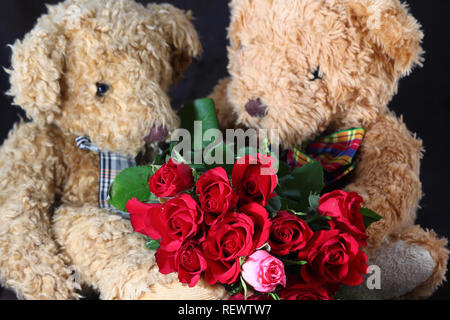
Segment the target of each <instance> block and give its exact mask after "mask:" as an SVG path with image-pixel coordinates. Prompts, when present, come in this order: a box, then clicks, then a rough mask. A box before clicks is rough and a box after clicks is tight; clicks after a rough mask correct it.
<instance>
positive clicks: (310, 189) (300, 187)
mask: <svg viewBox="0 0 450 320" xmlns="http://www.w3.org/2000/svg"><path fill="white" fill-rule="evenodd" d="M279 184H280V191H279V194H280V196H281V197H284V198H287V199H289V200H292V201H296V202H298V205H297V206H296V208H291V209H295V210H297V211H307V209H308V206H309V196H310V195H311V194H319V193H320V192H321V191H322V189H323V188H324V186H325V184H324V178H323V168H322V165H321V164H320V162H317V161H316V162H311V163H308V164H306V165H305V166H303V167H299V168H295V170H294V171H293V172H292V173H290V174H288V175H287V176H284V177H282V178H280V179H279Z"/></svg>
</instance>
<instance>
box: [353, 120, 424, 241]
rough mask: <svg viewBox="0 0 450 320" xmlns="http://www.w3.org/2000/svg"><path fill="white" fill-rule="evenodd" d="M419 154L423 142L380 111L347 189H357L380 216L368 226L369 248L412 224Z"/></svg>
mask: <svg viewBox="0 0 450 320" xmlns="http://www.w3.org/2000/svg"><path fill="white" fill-rule="evenodd" d="M421 158H422V142H421V141H420V140H418V139H416V138H415V137H414V136H413V135H412V134H411V133H410V132H409V131H408V129H407V128H406V126H405V125H404V123H403V122H402V121H401V119H397V118H396V117H395V116H394V115H392V114H390V113H386V114H384V115H380V116H379V119H378V120H377V122H376V123H374V124H373V125H372V126H370V127H369V128H368V130H367V132H366V135H365V137H364V140H363V143H362V146H361V149H360V155H359V160H358V162H357V165H356V173H355V179H354V181H353V182H352V184H350V185H349V186H347V187H346V190H347V191H355V192H358V193H359V194H360V195H361V196H362V197H363V198H364V204H363V205H364V206H365V207H367V208H370V209H371V210H373V211H375V212H377V213H378V214H380V215H382V216H383V219H382V220H380V221H379V222H377V223H375V224H373V225H372V226H371V227H370V228H369V229H368V234H369V248H376V247H377V246H379V244H380V243H382V242H383V240H385V239H386V237H387V236H388V235H390V234H392V233H394V232H396V231H397V230H399V229H402V228H406V227H408V226H411V225H412V224H413V222H414V220H415V218H416V211H417V208H418V204H419V200H420V198H421V196H422V190H421V182H420V179H419V167H420V159H421Z"/></svg>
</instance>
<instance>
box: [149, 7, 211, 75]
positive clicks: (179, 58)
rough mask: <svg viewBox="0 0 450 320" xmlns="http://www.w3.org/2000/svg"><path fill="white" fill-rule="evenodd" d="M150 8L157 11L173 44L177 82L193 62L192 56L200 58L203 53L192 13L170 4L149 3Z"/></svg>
mask: <svg viewBox="0 0 450 320" xmlns="http://www.w3.org/2000/svg"><path fill="white" fill-rule="evenodd" d="M148 8H150V9H151V10H153V11H154V12H156V15H157V17H158V19H159V21H158V23H159V24H160V25H161V30H162V32H163V36H164V37H165V38H166V39H167V41H168V43H169V45H171V46H172V50H173V51H172V60H171V64H172V67H173V71H174V76H173V81H174V82H177V81H178V80H179V79H180V78H181V76H182V75H183V73H184V72H185V71H186V69H187V67H188V66H189V65H190V64H191V62H192V58H198V57H199V56H200V55H201V53H202V46H201V44H200V40H199V37H198V34H197V31H196V30H195V27H194V25H193V24H192V22H191V21H192V19H193V17H192V13H191V11H188V12H185V11H183V10H180V9H178V8H175V7H174V6H172V5H170V4H149V5H148Z"/></svg>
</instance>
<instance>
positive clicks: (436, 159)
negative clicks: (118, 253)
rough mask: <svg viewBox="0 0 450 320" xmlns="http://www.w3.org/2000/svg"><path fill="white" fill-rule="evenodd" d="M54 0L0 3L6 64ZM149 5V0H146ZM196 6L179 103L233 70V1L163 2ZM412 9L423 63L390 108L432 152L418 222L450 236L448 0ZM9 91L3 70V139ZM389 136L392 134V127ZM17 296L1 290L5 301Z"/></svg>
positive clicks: (9, 118) (447, 292) (15, 114)
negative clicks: (196, 52) (420, 32)
mask: <svg viewBox="0 0 450 320" xmlns="http://www.w3.org/2000/svg"><path fill="white" fill-rule="evenodd" d="M56 2H58V1H55V0H47V1H43V0H14V1H1V2H0V66H2V67H9V66H10V62H9V61H10V50H9V48H8V47H7V45H8V44H12V43H13V42H14V41H15V39H18V38H22V37H23V36H24V35H25V33H26V32H28V31H29V30H30V29H31V28H32V27H33V25H34V23H35V21H36V19H37V17H39V16H40V15H41V14H42V13H44V12H45V11H46V9H45V5H44V3H56ZM140 2H143V3H147V2H150V1H145V0H142V1H140ZM154 2H169V3H172V4H173V5H175V6H177V7H179V8H182V9H190V10H192V11H193V12H194V15H195V17H196V20H195V21H194V24H195V26H196V28H197V30H198V32H199V34H200V38H201V41H202V44H203V46H204V54H203V57H202V59H201V60H200V61H197V62H195V63H194V64H193V65H192V66H191V67H190V68H189V70H188V71H187V73H186V75H185V78H184V79H183V80H181V82H180V83H179V85H178V87H177V88H176V89H174V90H173V91H172V93H171V96H172V103H173V106H174V107H175V108H176V107H178V106H180V105H181V104H182V103H183V102H186V101H189V100H192V99H195V98H199V97H204V96H207V95H208V94H209V93H210V92H211V91H212V89H213V87H214V86H215V84H216V83H217V81H218V80H219V79H220V78H223V77H224V76H226V75H227V71H226V65H227V57H226V49H225V48H226V45H227V40H226V27H227V26H228V22H229V10H228V1H227V0H165V1H154ZM408 3H409V5H410V8H411V12H412V13H413V15H414V16H415V17H416V18H417V19H418V20H419V22H420V23H421V24H422V25H423V29H424V31H425V40H424V44H423V45H424V49H425V51H426V55H425V59H426V62H425V66H424V68H421V69H416V70H415V71H414V72H413V74H412V75H411V76H409V77H408V78H405V79H403V80H402V81H401V83H400V89H399V93H398V95H397V96H396V97H395V98H394V100H393V101H392V103H391V105H390V107H391V108H392V109H393V110H395V111H396V113H397V114H398V115H403V117H404V120H405V122H406V123H407V125H408V127H409V129H410V130H411V131H413V132H415V133H417V135H418V136H419V137H420V138H422V139H423V140H424V145H425V148H426V154H425V157H424V159H423V162H422V171H421V179H422V181H423V188H424V193H425V197H424V198H423V200H422V202H421V205H422V209H421V210H420V211H419V218H418V223H419V224H420V225H422V227H424V228H430V229H434V230H435V231H436V232H437V233H438V234H439V235H440V236H443V237H447V238H449V237H450V215H449V213H450V205H449V202H447V201H448V200H450V165H449V161H450V142H449V134H448V130H450V124H449V120H450V80H449V76H450V72H449V71H450V66H449V65H450V63H449V59H450V50H449V47H448V42H449V36H448V35H449V33H450V19H449V16H450V1H448V0H429V1H423V0H410V1H408ZM8 89H9V82H8V77H7V75H6V73H5V72H3V71H0V92H1V94H0V144H1V143H2V142H3V140H4V139H5V138H6V136H7V134H8V132H9V130H10V129H11V128H12V126H13V124H14V123H15V122H16V121H18V119H19V116H22V117H24V114H23V113H22V111H21V110H20V109H19V108H17V107H12V106H11V99H10V98H9V97H6V95H4V94H3V93H4V92H6V91H7V90H8ZM387 134H388V133H387ZM12 298H14V295H13V294H12V293H11V292H9V291H7V290H4V289H1V288H0V299H12ZM433 299H450V285H448V284H446V285H445V286H443V287H442V288H441V289H440V290H439V291H438V292H437V293H436V294H435V295H434V296H433Z"/></svg>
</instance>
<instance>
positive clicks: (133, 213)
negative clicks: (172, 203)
mask: <svg viewBox="0 0 450 320" xmlns="http://www.w3.org/2000/svg"><path fill="white" fill-rule="evenodd" d="M162 211H163V205H162V204H160V203H142V202H140V201H139V200H137V199H136V198H133V199H131V200H129V201H128V202H127V212H128V213H130V220H131V225H132V226H133V230H134V231H136V232H139V233H142V234H144V235H146V236H148V237H150V238H152V239H154V240H159V239H161V234H160V233H159V230H157V229H155V225H154V223H152V222H153V221H154V220H155V219H159V217H160V216H161V214H162Z"/></svg>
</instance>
